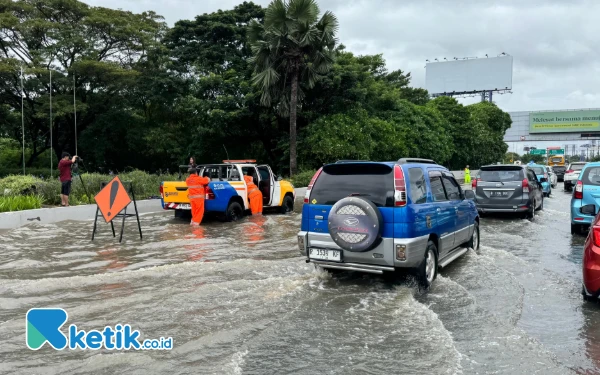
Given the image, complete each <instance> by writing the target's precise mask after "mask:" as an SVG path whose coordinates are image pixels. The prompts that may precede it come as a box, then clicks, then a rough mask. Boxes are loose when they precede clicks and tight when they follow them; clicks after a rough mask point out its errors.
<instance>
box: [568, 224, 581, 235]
mask: <svg viewBox="0 0 600 375" xmlns="http://www.w3.org/2000/svg"><path fill="white" fill-rule="evenodd" d="M581 233H583V225H581V224H571V234H581Z"/></svg>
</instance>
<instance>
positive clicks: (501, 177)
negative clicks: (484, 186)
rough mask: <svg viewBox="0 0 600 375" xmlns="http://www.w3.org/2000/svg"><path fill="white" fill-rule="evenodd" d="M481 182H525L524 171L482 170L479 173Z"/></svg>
mask: <svg viewBox="0 0 600 375" xmlns="http://www.w3.org/2000/svg"><path fill="white" fill-rule="evenodd" d="M479 178H480V179H481V181H486V182H505V181H523V171H522V169H520V168H519V169H497V170H489V169H488V170H481V171H480V172H479Z"/></svg>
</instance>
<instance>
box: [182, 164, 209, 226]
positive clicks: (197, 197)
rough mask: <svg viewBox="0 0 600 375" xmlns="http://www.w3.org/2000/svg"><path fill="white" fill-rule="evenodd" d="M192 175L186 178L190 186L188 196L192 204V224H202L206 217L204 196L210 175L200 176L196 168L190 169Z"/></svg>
mask: <svg viewBox="0 0 600 375" xmlns="http://www.w3.org/2000/svg"><path fill="white" fill-rule="evenodd" d="M188 172H189V173H190V176H189V177H188V178H187V179H186V180H185V183H186V185H187V187H188V198H190V204H191V206H192V221H191V222H190V224H191V225H200V223H201V222H202V217H204V198H205V195H206V186H207V185H208V183H209V182H210V179H208V177H200V176H198V170H196V168H190V169H188Z"/></svg>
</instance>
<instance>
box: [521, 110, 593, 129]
mask: <svg viewBox="0 0 600 375" xmlns="http://www.w3.org/2000/svg"><path fill="white" fill-rule="evenodd" d="M529 132H530V133H579V132H600V110H583V111H563V112H530V113H529Z"/></svg>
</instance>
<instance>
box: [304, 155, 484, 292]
mask: <svg viewBox="0 0 600 375" xmlns="http://www.w3.org/2000/svg"><path fill="white" fill-rule="evenodd" d="M472 199H473V192H472V191H466V192H463V190H462V188H461V186H460V184H458V182H457V181H456V180H455V179H454V176H453V175H452V173H451V172H450V171H449V170H448V169H446V168H444V167H443V166H440V165H438V164H436V163H435V162H433V161H431V160H425V159H400V160H398V161H395V162H359V161H356V162H353V161H342V162H338V163H334V164H328V165H325V166H323V168H321V169H320V170H319V171H318V172H317V173H316V174H315V176H314V177H313V179H312V181H311V183H310V184H309V186H308V188H307V191H306V195H305V197H304V207H303V208H302V228H301V231H300V232H299V233H298V246H299V248H300V252H301V253H302V255H304V256H305V257H306V261H307V262H310V263H314V264H316V265H318V266H320V267H322V268H324V269H326V270H334V271H335V270H347V271H361V272H369V273H377V274H383V273H384V272H394V271H395V270H397V269H398V270H399V269H404V270H411V271H414V272H415V273H416V274H417V275H418V279H419V281H420V282H421V284H422V285H423V286H425V287H428V286H429V285H430V284H431V283H432V282H433V280H434V279H435V277H436V275H437V271H438V267H440V268H443V267H445V266H447V265H448V264H450V263H451V262H452V261H454V260H456V259H457V258H459V257H460V256H461V255H463V254H465V253H466V252H467V251H468V249H469V248H473V249H477V248H478V247H479V216H478V214H477V209H476V207H475V203H474V202H473V200H472Z"/></svg>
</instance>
